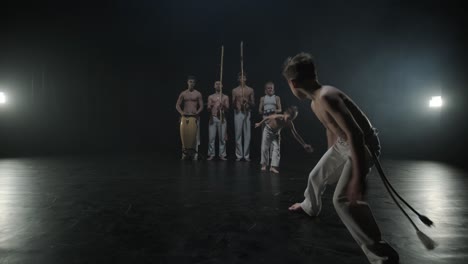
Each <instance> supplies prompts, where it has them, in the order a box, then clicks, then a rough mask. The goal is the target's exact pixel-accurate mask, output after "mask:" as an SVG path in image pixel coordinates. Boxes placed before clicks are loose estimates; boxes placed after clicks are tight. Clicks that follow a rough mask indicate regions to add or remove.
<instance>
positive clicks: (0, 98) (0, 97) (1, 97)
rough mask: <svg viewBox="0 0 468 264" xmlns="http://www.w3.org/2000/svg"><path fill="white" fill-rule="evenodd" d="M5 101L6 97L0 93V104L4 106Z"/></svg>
mask: <svg viewBox="0 0 468 264" xmlns="http://www.w3.org/2000/svg"><path fill="white" fill-rule="evenodd" d="M6 101H7V98H6V95H5V93H4V92H0V104H5V103H6Z"/></svg>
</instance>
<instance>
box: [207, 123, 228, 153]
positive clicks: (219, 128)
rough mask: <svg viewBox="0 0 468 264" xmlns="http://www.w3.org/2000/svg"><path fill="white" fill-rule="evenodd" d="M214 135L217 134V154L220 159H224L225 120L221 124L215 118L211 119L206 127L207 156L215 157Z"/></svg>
mask: <svg viewBox="0 0 468 264" xmlns="http://www.w3.org/2000/svg"><path fill="white" fill-rule="evenodd" d="M216 133H217V134H218V139H219V153H218V155H219V156H220V157H223V158H224V157H226V140H225V139H226V120H224V122H222V123H221V120H219V118H217V117H216V116H213V117H212V122H210V124H209V126H208V134H209V136H208V138H209V142H208V156H214V155H215V140H216Z"/></svg>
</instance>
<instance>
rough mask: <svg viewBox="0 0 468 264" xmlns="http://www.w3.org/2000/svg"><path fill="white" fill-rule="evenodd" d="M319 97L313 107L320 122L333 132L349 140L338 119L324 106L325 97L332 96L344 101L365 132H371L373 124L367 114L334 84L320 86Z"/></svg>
mask: <svg viewBox="0 0 468 264" xmlns="http://www.w3.org/2000/svg"><path fill="white" fill-rule="evenodd" d="M320 90H321V91H319V94H318V97H317V99H315V100H313V101H312V104H311V107H312V111H314V113H315V115H316V116H317V118H318V119H319V120H320V122H321V123H322V124H323V125H324V126H325V127H326V128H327V129H328V130H330V131H331V132H332V133H333V134H335V135H336V136H338V137H341V138H343V139H344V140H347V137H346V133H345V132H344V131H343V129H342V128H340V126H339V125H338V123H337V121H336V120H335V119H334V118H333V117H332V115H331V114H330V113H329V112H328V111H327V109H326V107H324V104H325V102H324V97H328V98H332V100H338V101H342V102H343V103H344V105H345V106H346V108H347V110H348V111H349V113H350V114H351V116H352V118H354V120H355V121H356V123H357V125H358V126H359V127H360V129H361V131H362V132H363V133H364V134H368V133H371V131H372V125H371V123H370V121H369V119H368V118H367V116H366V115H365V114H364V113H363V112H362V111H361V109H359V107H358V106H357V105H356V104H355V103H354V102H353V101H352V100H351V98H349V97H348V96H347V95H346V94H345V93H343V92H342V91H340V90H339V89H337V88H335V87H332V86H322V88H320Z"/></svg>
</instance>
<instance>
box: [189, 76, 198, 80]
mask: <svg viewBox="0 0 468 264" xmlns="http://www.w3.org/2000/svg"><path fill="white" fill-rule="evenodd" d="M188 80H194V81H196V80H197V77H195V76H193V75H189V76H187V81H188Z"/></svg>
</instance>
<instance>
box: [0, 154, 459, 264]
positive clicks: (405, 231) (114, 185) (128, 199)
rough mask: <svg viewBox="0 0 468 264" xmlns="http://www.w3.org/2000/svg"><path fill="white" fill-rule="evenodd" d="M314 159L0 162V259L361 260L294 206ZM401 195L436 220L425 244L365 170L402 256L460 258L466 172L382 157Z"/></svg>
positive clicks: (328, 205) (415, 260) (410, 259)
mask: <svg viewBox="0 0 468 264" xmlns="http://www.w3.org/2000/svg"><path fill="white" fill-rule="evenodd" d="M315 163H316V160H312V161H310V162H297V163H296V166H293V165H294V164H293V163H286V162H284V164H282V168H281V174H280V175H270V174H269V173H260V172H259V166H258V163H257V162H250V163H247V162H235V161H228V162H222V161H211V162H208V161H199V162H190V161H180V160H176V158H175V157H169V158H168V157H160V156H131V157H124V156H108V157H86V158H71V157H68V158H67V157H61V158H51V157H48V158H17V159H16V158H12V159H0V263H31V264H32V263H34V264H38V263H48V264H51V263H314V264H321V263H326V264H330V263H356V264H357V263H367V260H366V258H365V256H364V254H363V253H362V252H361V250H360V249H359V248H358V246H357V244H356V243H355V242H354V240H353V239H352V237H351V236H350V235H349V233H348V231H347V229H346V228H345V227H344V225H343V224H342V223H341V221H340V219H339V218H338V216H337V215H336V213H335V210H334V208H333V205H332V202H331V197H332V188H329V189H328V190H327V191H326V192H325V196H324V208H323V211H322V214H321V216H320V217H318V218H315V219H314V218H310V217H307V216H305V215H302V214H294V213H290V212H288V210H287V208H288V206H289V205H290V204H292V203H293V202H299V201H302V198H303V191H304V188H305V184H306V179H307V176H308V173H309V171H310V170H311V169H312V167H313V166H314V165H315ZM383 166H384V169H385V170H386V172H387V175H388V176H389V178H390V180H391V181H392V183H394V186H395V187H396V188H397V189H398V190H399V191H400V192H401V194H402V196H404V197H406V198H407V200H408V201H409V202H410V203H412V204H413V205H414V206H415V207H416V208H417V209H420V211H421V213H423V214H425V215H427V216H429V217H430V218H431V219H432V220H433V221H434V222H435V228H426V227H425V226H424V225H423V224H420V222H417V224H418V226H419V227H420V228H421V230H422V231H423V232H425V233H426V234H428V235H429V236H431V237H432V238H433V239H434V240H435V241H436V242H437V243H438V244H439V246H438V248H436V249H435V250H432V251H427V250H426V249H425V248H424V247H423V246H422V244H421V243H420V242H419V240H418V238H417V237H416V234H415V232H414V230H413V229H412V227H411V225H410V223H409V222H408V221H407V220H406V219H405V218H404V216H403V215H402V214H401V213H400V211H399V210H398V208H397V207H396V206H395V205H394V204H393V202H392V201H391V199H390V197H389V196H388V194H387V193H386V191H385V189H384V187H383V185H382V183H381V182H380V179H379V178H378V177H377V174H376V172H375V170H374V171H373V172H372V174H371V176H370V179H369V187H370V189H369V193H368V195H369V201H370V204H371V205H372V208H373V212H374V214H375V217H376V219H377V221H378V223H379V225H380V227H381V230H382V233H383V236H384V238H385V239H386V240H387V241H388V242H389V243H391V244H392V245H393V246H394V248H395V249H396V250H397V251H398V252H399V253H400V259H401V263H405V264H419V263H441V264H442V263H460V264H461V263H466V259H467V258H468V253H467V252H468V227H467V223H468V206H467V205H466V203H467V201H468V192H467V191H466V190H467V189H468V188H467V187H468V177H467V171H463V170H460V169H457V168H454V167H451V166H449V165H445V164H442V163H437V162H429V161H395V160H383Z"/></svg>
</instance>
